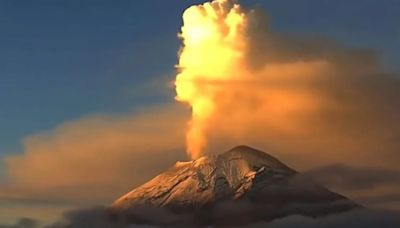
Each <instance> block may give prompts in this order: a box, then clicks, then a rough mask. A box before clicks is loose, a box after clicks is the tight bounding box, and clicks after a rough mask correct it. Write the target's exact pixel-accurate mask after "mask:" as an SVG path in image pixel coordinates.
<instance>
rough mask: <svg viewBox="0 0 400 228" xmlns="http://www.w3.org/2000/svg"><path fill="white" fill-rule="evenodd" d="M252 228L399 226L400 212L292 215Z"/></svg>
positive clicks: (364, 211) (394, 227)
mask: <svg viewBox="0 0 400 228" xmlns="http://www.w3.org/2000/svg"><path fill="white" fill-rule="evenodd" d="M248 227H252V228H261V227H267V228H321V227H324V228H344V227H351V228H376V227H384V228H398V227H400V214H399V213H398V212H393V211H375V210H364V209H362V210H355V211H351V212H348V213H343V214H337V215H333V216H328V217H324V218H319V219H312V218H306V217H302V216H290V217H286V218H283V219H280V220H277V221H274V222H272V223H269V224H266V223H260V224H255V225H252V226H248Z"/></svg>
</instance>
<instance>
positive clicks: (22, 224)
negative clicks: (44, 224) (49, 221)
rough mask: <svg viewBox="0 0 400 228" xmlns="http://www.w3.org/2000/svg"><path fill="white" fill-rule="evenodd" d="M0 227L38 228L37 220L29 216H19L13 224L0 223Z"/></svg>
mask: <svg viewBox="0 0 400 228" xmlns="http://www.w3.org/2000/svg"><path fill="white" fill-rule="evenodd" d="M0 228H39V222H38V221H36V220H34V219H31V218H21V219H19V220H18V221H17V222H16V223H15V224H14V225H0Z"/></svg>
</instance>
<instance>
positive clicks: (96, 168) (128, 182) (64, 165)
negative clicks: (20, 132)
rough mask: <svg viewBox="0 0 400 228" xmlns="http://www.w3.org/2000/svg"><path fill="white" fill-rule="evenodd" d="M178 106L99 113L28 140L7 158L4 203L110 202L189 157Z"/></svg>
mask: <svg viewBox="0 0 400 228" xmlns="http://www.w3.org/2000/svg"><path fill="white" fill-rule="evenodd" d="M184 113H185V112H182V110H180V109H179V108H178V107H176V106H172V105H170V106H168V105H166V106H160V107H155V108H149V109H148V110H146V111H142V112H138V113H135V114H126V115H119V116H106V115H97V116H89V117H86V118H82V119H80V120H77V121H72V122H69V123H64V124H62V125H60V126H58V127H57V128H56V129H55V130H53V131H49V132H45V133H40V134H36V135H32V136H29V137H28V138H26V139H25V140H24V152H23V153H22V154H20V155H14V156H10V157H7V158H6V159H5V168H6V171H7V182H6V183H3V184H2V186H1V191H0V197H1V198H2V199H3V200H6V199H7V200H14V201H22V202H41V203H43V202H47V203H68V204H70V205H91V204H97V203H107V202H110V201H111V200H113V199H115V198H116V197H118V196H119V195H120V194H122V193H124V192H127V191H129V190H131V189H132V188H133V187H135V186H138V185H139V184H141V183H144V182H145V181H147V180H148V179H150V178H152V177H154V176H155V175H156V174H158V173H159V172H160V171H162V170H164V169H166V168H168V167H169V166H171V165H172V164H173V163H175V162H176V161H178V160H182V159H185V154H184V149H183V148H184V146H183V143H181V142H182V141H183V140H182V139H183V138H184V136H183V131H184V128H185V123H184V117H183V115H184Z"/></svg>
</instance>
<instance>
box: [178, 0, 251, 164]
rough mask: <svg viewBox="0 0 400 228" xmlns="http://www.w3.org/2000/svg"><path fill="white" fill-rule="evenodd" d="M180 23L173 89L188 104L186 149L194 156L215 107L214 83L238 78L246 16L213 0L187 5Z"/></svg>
mask: <svg viewBox="0 0 400 228" xmlns="http://www.w3.org/2000/svg"><path fill="white" fill-rule="evenodd" d="M183 22H184V26H183V27H182V33H181V34H180V36H181V37H182V41H183V49H182V51H181V53H180V59H179V64H178V68H179V69H180V71H181V72H180V73H179V75H178V76H177V78H176V92H177V99H178V100H179V101H184V102H187V103H189V104H190V105H191V107H192V120H191V122H190V127H189V131H188V133H187V147H188V148H187V149H188V152H189V154H190V156H191V157H192V158H193V159H196V158H199V157H201V156H202V155H203V149H204V147H205V146H206V144H207V142H206V135H205V134H206V131H207V128H208V127H209V126H208V125H209V122H210V118H211V117H212V116H213V115H214V112H215V111H216V110H215V109H217V108H218V107H216V106H217V103H216V102H215V99H217V97H216V96H217V94H218V93H219V92H221V87H220V86H218V84H219V83H225V82H227V81H231V80H233V79H240V78H241V74H242V72H241V70H242V69H243V67H242V66H241V65H242V62H243V57H244V56H243V55H244V51H245V48H246V42H245V32H246V27H247V25H246V24H247V16H246V15H245V14H244V13H243V12H242V10H241V9H240V7H239V5H236V4H232V2H231V1H226V0H216V1H213V2H211V3H205V4H204V5H200V6H193V7H190V8H189V9H187V10H186V11H185V13H184V14H183ZM214 84H215V85H217V86H214Z"/></svg>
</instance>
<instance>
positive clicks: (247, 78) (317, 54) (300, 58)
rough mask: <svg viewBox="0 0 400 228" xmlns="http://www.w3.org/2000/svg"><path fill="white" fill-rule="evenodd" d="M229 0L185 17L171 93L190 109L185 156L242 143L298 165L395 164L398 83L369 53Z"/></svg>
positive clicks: (399, 118) (398, 133) (399, 131)
mask: <svg viewBox="0 0 400 228" xmlns="http://www.w3.org/2000/svg"><path fill="white" fill-rule="evenodd" d="M233 2H234V1H226V0H216V1H213V2H211V3H205V4H203V5H199V6H193V7H191V8H189V9H188V10H187V11H186V12H185V13H184V16H183V19H184V25H183V27H182V33H181V37H182V42H183V47H182V50H181V52H180V59H179V64H178V69H179V74H178V76H177V78H176V91H177V99H178V100H179V101H183V102H187V103H189V104H190V106H191V108H192V118H191V120H190V124H189V130H188V132H187V150H188V152H189V153H190V155H191V157H192V158H197V157H199V156H201V155H202V154H204V153H207V152H211V153H212V152H214V151H224V150H226V149H229V148H230V147H233V146H235V145H237V144H248V145H252V146H256V147H259V148H265V149H267V150H270V151H271V152H273V153H274V154H277V155H278V156H279V157H280V158H281V159H283V160H284V161H287V162H289V164H294V167H296V168H300V169H302V168H305V167H309V166H313V165H314V164H319V165H324V164H329V163H332V161H334V162H340V163H345V164H354V163H356V162H362V163H363V165H368V166H378V165H380V164H382V163H385V165H386V166H390V167H396V166H397V164H398V162H399V161H400V156H399V154H398V151H399V148H400V144H399V138H400V108H399V107H400V89H399V88H400V83H399V80H398V79H397V78H396V77H397V76H396V75H389V74H387V73H385V72H384V71H383V70H382V69H381V68H380V66H379V62H378V61H377V58H376V56H375V54H374V52H373V51H371V50H361V49H352V48H348V47H343V46H341V45H339V44H337V43H336V42H334V41H331V40H327V39H322V38H315V37H305V36H303V37H301V36H295V35H289V34H278V33H274V32H273V31H271V30H270V29H269V27H268V21H267V19H266V18H267V17H266V16H265V15H264V14H263V13H262V12H258V11H255V10H245V9H242V8H241V7H240V6H239V5H237V4H234V3H233ZM372 157H373V158H374V159H371V158H372ZM388 157H391V158H392V159H390V161H388V160H387V158H388Z"/></svg>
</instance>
